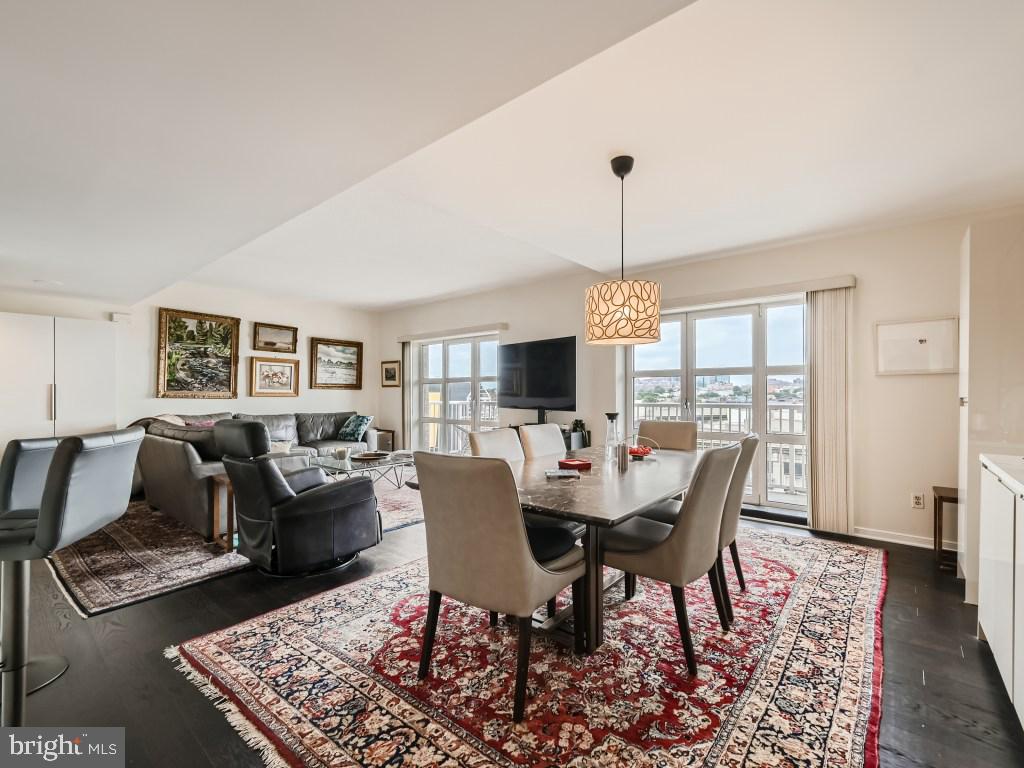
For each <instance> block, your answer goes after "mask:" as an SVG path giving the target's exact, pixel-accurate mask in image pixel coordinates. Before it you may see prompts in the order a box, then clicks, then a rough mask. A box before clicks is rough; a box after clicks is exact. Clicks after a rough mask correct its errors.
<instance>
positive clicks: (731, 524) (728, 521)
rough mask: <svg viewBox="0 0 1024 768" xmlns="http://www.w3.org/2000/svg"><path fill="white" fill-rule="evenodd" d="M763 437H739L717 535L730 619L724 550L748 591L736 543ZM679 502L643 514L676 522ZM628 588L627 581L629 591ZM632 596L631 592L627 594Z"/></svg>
mask: <svg viewBox="0 0 1024 768" xmlns="http://www.w3.org/2000/svg"><path fill="white" fill-rule="evenodd" d="M760 442H761V438H760V437H759V436H758V435H757V433H755V432H750V433H748V434H747V435H746V436H745V437H744V438H743V439H742V440H740V456H739V459H737V461H736V468H735V469H734V470H733V473H732V478H731V479H730V480H729V493H728V495H727V496H726V497H725V507H724V509H723V511H722V527H721V531H720V533H719V537H718V560H717V562H716V563H715V568H716V569H717V571H718V577H719V581H720V582H721V584H722V599H723V601H724V602H725V610H726V616H727V617H728V619H729V622H730V623H731V622H732V621H733V610H732V598H731V597H730V596H729V585H728V582H727V581H726V578H725V565H724V563H723V561H722V550H724V549H725V548H726V547H728V548H729V553H730V554H731V555H732V564H733V568H735V569H736V579H737V581H739V585H740V591H742V592H745V591H746V589H747V583H746V581H745V580H744V578H743V567H742V566H741V565H740V553H739V548H738V547H737V546H736V533H737V531H738V529H739V524H740V512H741V511H742V510H743V491H744V489H745V488H746V485H747V474H748V473H749V472H750V465H751V464H752V463H753V461H754V456H755V455H756V454H757V446H758V444H759V443H760ZM679 507H680V505H679V503H678V502H675V501H665V502H662V503H661V504H657V505H655V506H654V507H652V508H651V509H649V510H647V511H645V512H643V513H642V516H643V517H646V518H649V519H651V520H657V521H658V522H661V523H668V524H669V525H671V524H673V523H674V522H675V521H676V518H677V517H678V516H679ZM629 591H630V590H629V589H628V585H627V592H629ZM628 596H629V597H632V594H629V595H628Z"/></svg>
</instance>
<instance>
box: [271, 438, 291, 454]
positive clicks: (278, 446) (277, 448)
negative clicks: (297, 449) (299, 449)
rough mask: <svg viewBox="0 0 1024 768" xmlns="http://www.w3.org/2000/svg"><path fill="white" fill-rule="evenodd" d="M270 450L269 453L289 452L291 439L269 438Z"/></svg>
mask: <svg viewBox="0 0 1024 768" xmlns="http://www.w3.org/2000/svg"><path fill="white" fill-rule="evenodd" d="M270 452H271V453H291V452H292V441H291V440H271V441H270Z"/></svg>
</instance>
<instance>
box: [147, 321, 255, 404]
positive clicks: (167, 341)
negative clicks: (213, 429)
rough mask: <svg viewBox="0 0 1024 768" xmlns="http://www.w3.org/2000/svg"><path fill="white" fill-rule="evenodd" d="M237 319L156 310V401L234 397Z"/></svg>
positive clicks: (236, 395)
mask: <svg viewBox="0 0 1024 768" xmlns="http://www.w3.org/2000/svg"><path fill="white" fill-rule="evenodd" d="M239 323H240V321H239V319H238V318H237V317H226V316H224V315H209V314H206V313H204V312H189V311H187V310H182V309H167V308H165V307H160V314H159V321H158V323H157V365H156V367H157V374H156V396H157V397H182V398H186V397H187V398H200V399H203V398H207V399H217V398H222V399H231V398H235V397H238V328H239Z"/></svg>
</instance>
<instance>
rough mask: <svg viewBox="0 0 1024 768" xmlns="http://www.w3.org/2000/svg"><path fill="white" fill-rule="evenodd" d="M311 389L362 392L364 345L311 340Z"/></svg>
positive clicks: (351, 342) (332, 340)
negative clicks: (356, 390) (355, 390)
mask: <svg viewBox="0 0 1024 768" xmlns="http://www.w3.org/2000/svg"><path fill="white" fill-rule="evenodd" d="M309 388H310V389H362V388H363V342H361V341H344V340H342V339H323V338H315V337H314V338H311V339H310V340H309Z"/></svg>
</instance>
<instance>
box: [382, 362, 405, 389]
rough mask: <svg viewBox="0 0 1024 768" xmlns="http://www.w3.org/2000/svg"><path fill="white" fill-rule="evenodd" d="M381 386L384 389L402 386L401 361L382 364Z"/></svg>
mask: <svg viewBox="0 0 1024 768" xmlns="http://www.w3.org/2000/svg"><path fill="white" fill-rule="evenodd" d="M380 385H381V386H382V387H400V386H402V361H401V360H385V361H384V362H383V363H381V364H380Z"/></svg>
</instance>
